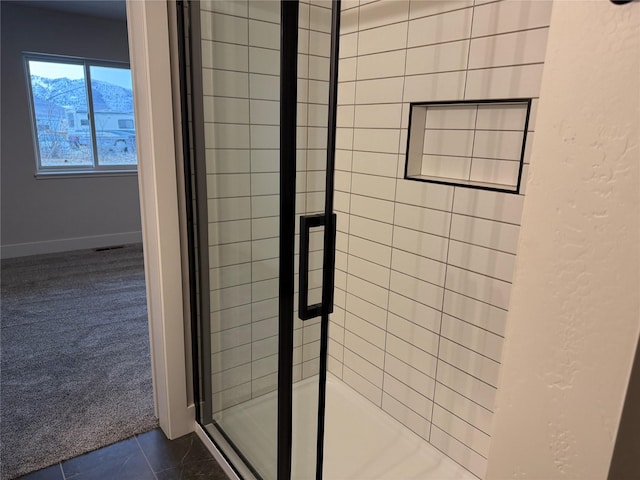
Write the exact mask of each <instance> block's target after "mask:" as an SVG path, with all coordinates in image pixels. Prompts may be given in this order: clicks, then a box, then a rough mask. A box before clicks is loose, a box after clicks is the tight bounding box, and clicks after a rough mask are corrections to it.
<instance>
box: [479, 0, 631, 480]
mask: <svg viewBox="0 0 640 480" xmlns="http://www.w3.org/2000/svg"><path fill="white" fill-rule="evenodd" d="M638 32H640V4H638V3H637V2H633V3H631V4H628V5H625V6H615V5H613V4H611V3H610V2H604V1H603V2H591V1H574V2H562V1H560V2H556V3H555V4H554V9H553V15H552V19H551V28H550V35H549V48H548V52H547V59H546V65H545V74H544V79H543V84H542V91H541V101H540V109H539V115H538V122H537V125H538V127H537V130H536V140H535V143H534V147H533V153H532V155H533V158H532V166H531V172H530V179H529V180H530V181H529V185H528V188H527V200H526V202H525V206H524V213H523V223H522V225H523V226H522V231H521V235H520V245H519V253H518V263H517V267H516V274H515V278H514V289H513V294H512V301H511V311H510V313H509V322H508V323H507V338H508V341H507V342H506V343H505V354H504V368H503V374H502V378H501V381H500V390H499V393H498V399H497V414H496V425H495V429H494V435H493V443H492V448H491V452H490V456H489V459H490V461H489V468H488V475H487V477H488V478H496V479H504V478H545V479H554V478H575V479H602V478H606V476H607V471H608V469H609V463H610V460H611V455H612V451H613V446H614V442H615V438H616V432H617V429H618V422H619V421H620V415H621V412H622V404H623V401H624V397H625V391H626V387H627V382H628V379H629V373H630V369H631V365H632V362H633V355H634V352H635V348H636V343H637V342H638V333H639V331H640V305H639V296H638V291H639V289H640V279H639V268H638V267H639V262H640V252H639V249H640V212H639V206H640V170H639V168H638V159H639V156H640V149H639V139H640V89H639V87H638V85H640V54H639V52H640V34H639V33H638ZM635 408H637V405H636V406H635ZM636 428H637V425H636ZM636 461H637V452H636ZM618 478H632V477H631V476H620V477H618ZM634 478H635V477H634Z"/></svg>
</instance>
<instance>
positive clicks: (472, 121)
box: [405, 99, 531, 193]
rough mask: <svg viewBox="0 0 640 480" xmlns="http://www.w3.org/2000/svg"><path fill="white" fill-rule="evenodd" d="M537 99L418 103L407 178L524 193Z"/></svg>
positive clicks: (412, 119)
mask: <svg viewBox="0 0 640 480" xmlns="http://www.w3.org/2000/svg"><path fill="white" fill-rule="evenodd" d="M530 110H531V99H510V100H477V101H467V100H465V101H457V102H424V103H412V104H411V109H410V117H409V135H408V145H407V158H406V165H405V178H406V179H408V180H417V181H423V182H432V183H443V184H446V185H456V186H462V187H471V188H479V189H483V190H494V191H500V192H508V193H519V191H520V179H521V176H522V165H523V161H524V150H525V148H524V147H525V142H526V137H527V126H528V123H529V112H530Z"/></svg>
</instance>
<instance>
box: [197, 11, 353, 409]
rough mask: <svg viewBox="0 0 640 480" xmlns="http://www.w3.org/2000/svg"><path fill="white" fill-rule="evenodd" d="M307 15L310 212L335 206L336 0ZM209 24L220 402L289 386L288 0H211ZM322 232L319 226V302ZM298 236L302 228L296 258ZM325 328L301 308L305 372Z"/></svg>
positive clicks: (215, 375) (304, 154)
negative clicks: (282, 172)
mask: <svg viewBox="0 0 640 480" xmlns="http://www.w3.org/2000/svg"><path fill="white" fill-rule="evenodd" d="M299 25H300V28H299V32H298V35H299V55H298V132H297V138H298V145H297V147H298V151H297V166H298V173H297V180H296V184H297V198H296V214H297V217H298V218H299V216H300V215H302V214H312V213H316V212H319V211H323V210H324V178H325V168H326V138H327V118H328V103H327V102H328V90H329V82H328V78H329V46H330V34H329V32H330V30H331V10H330V5H329V4H326V3H322V2H315V1H309V2H301V3H300V22H299ZM201 29H202V63H203V70H202V80H203V90H204V98H203V108H204V118H205V143H206V155H207V196H208V212H209V225H208V232H209V260H210V261H209V264H210V265H209V266H210V272H209V278H210V300H211V352H212V358H211V365H212V388H213V402H212V403H213V411H214V413H215V412H219V411H221V410H223V409H225V408H228V407H231V406H233V405H236V404H238V403H241V402H243V401H246V400H249V399H251V398H255V397H256V396H260V395H264V394H266V393H268V392H270V391H273V390H275V389H276V387H277V348H278V342H277V334H278V321H277V315H278V298H277V297H278V273H279V272H278V260H277V257H278V254H279V243H278V236H279V222H278V215H279V193H280V191H279V190H280V187H279V178H280V177H279V162H280V157H279V123H280V118H279V115H280V103H279V97H280V77H279V74H280V70H279V63H280V2H279V1H274V0H260V1H249V2H246V1H244V2H243V1H234V2H226V1H215V0H214V1H203V2H201ZM298 218H297V220H298ZM321 235H322V232H321V231H318V232H314V233H312V235H311V242H310V243H311V247H310V251H311V253H310V267H309V270H310V275H309V277H310V289H309V294H310V303H315V302H318V301H319V295H320V288H319V287H320V285H321V268H322V260H323V259H322V249H321V248H322V238H321ZM297 245H298V235H296V252H295V254H296V265H297V258H298V256H299V252H298V250H297V249H298V247H297ZM296 268H297V267H296ZM296 284H297V270H296ZM343 288H344V286H343ZM296 291H297V290H296ZM296 305H297V298H296ZM333 333H334V336H335V332H333ZM319 338H320V329H319V323H318V321H317V320H309V321H306V322H304V323H303V322H301V321H299V320H296V322H295V331H294V380H295V381H298V380H301V379H304V378H306V377H309V376H311V375H315V374H317V372H318V359H319ZM340 342H342V337H340ZM334 354H335V355H336V356H338V357H339V358H340V360H341V361H342V356H341V354H338V353H335V352H334Z"/></svg>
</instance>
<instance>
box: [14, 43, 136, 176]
mask: <svg viewBox="0 0 640 480" xmlns="http://www.w3.org/2000/svg"><path fill="white" fill-rule="evenodd" d="M25 66H26V73H27V83H28V86H29V96H30V100H31V114H32V127H33V135H34V146H35V154H36V155H35V156H36V173H38V174H61V173H62V174H73V173H76V174H87V173H100V172H108V173H114V172H135V171H136V169H137V152H136V131H135V122H134V115H133V89H132V81H131V70H130V69H129V65H128V64H126V63H115V62H104V61H98V60H90V59H84V58H76V57H62V56H53V55H38V54H26V55H25Z"/></svg>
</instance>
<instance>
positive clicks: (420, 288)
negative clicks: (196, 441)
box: [177, 0, 551, 480]
mask: <svg viewBox="0 0 640 480" xmlns="http://www.w3.org/2000/svg"><path fill="white" fill-rule="evenodd" d="M177 6H178V20H179V21H178V23H179V25H178V30H179V32H180V40H181V43H180V65H181V89H182V99H183V108H182V110H183V112H182V113H183V118H185V119H187V120H188V121H185V122H183V124H184V125H183V127H184V129H183V137H184V142H185V144H184V151H185V154H186V158H187V159H188V160H187V172H188V176H187V178H189V179H190V181H189V182H188V185H187V187H188V188H187V195H188V198H190V199H191V207H192V208H191V211H190V214H189V215H190V233H191V237H190V238H191V248H190V253H191V255H190V257H191V263H192V269H191V271H192V277H191V284H192V289H191V290H192V314H193V325H194V328H193V335H192V336H193V339H194V347H193V348H194V375H195V380H194V383H195V390H196V392H195V400H196V402H195V403H196V408H197V421H198V423H199V424H200V425H201V426H202V427H203V429H204V430H206V432H207V433H208V435H209V436H210V437H211V439H212V441H213V442H214V443H215V445H216V448H217V449H218V450H219V451H220V453H221V455H223V456H224V457H225V459H226V460H227V461H228V462H229V464H230V465H231V466H232V468H233V470H234V472H235V473H236V475H237V476H238V478H244V479H263V480H269V479H278V480H285V479H295V480H298V479H312V478H315V479H321V478H324V479H327V480H329V479H356V478H357V479H394V480H397V479H409V478H416V479H428V478H433V479H467V478H470V479H473V478H482V477H483V475H484V471H485V469H486V463H487V457H488V452H489V444H490V433H491V418H492V414H493V399H494V396H495V392H496V389H497V386H498V373H499V367H500V354H501V350H502V344H503V340H504V333H505V324H506V319H507V309H508V300H509V289H510V284H511V276H512V273H513V266H514V262H515V254H516V243H517V236H518V228H519V224H520V213H521V207H522V201H523V198H524V185H525V180H526V176H527V174H528V164H529V148H530V144H531V139H532V137H533V134H534V124H535V112H536V109H537V101H538V96H539V84H540V77H541V74H542V67H543V63H544V53H545V47H546V35H547V30H548V24H549V17H550V10H551V2H550V1H540V0H537V1H522V2H509V1H500V0H492V1H480V0H475V1H474V0H460V1H439V0H398V1H385V0H379V1H373V2H365V1H362V0H361V1H359V2H358V1H346V0H343V1H342V2H340V1H333V2H331V1H328V0H304V1H303V0H301V1H297V0H296V1H293V0H292V1H284V2H279V1H273V0H236V1H231V0H230V1H218V0H208V1H204V0H202V1H200V2H195V1H189V2H178V4H177Z"/></svg>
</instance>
